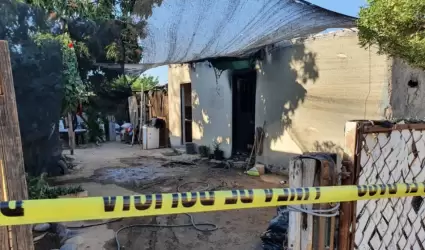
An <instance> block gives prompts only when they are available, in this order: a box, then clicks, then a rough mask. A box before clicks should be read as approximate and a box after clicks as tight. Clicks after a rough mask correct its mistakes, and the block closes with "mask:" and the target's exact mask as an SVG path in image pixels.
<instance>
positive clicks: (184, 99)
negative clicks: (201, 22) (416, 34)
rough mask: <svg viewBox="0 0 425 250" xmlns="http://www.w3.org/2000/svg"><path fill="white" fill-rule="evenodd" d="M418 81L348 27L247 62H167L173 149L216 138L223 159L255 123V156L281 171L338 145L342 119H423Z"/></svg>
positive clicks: (249, 136) (415, 73) (245, 141)
mask: <svg viewBox="0 0 425 250" xmlns="http://www.w3.org/2000/svg"><path fill="white" fill-rule="evenodd" d="M223 64H225V67H227V69H225V68H223V66H222V65H223ZM217 65H218V66H217ZM423 84H425V73H424V72H423V71H421V70H418V69H414V68H411V67H410V66H408V65H407V64H405V63H404V62H402V61H401V60H399V59H391V58H388V57H387V56H385V55H379V54H377V49H376V48H374V47H371V48H367V49H365V48H361V47H360V46H359V45H358V37H357V32H356V30H352V29H348V30H341V31H337V32H333V33H327V34H320V35H316V36H312V37H310V38H306V39H296V40H293V41H290V42H282V43H277V44H274V45H272V46H267V47H265V48H264V49H262V50H261V51H260V53H256V54H255V58H254V59H252V58H248V59H247V60H245V61H244V60H239V61H233V62H229V61H224V62H218V63H217V62H216V61H215V62H214V61H211V60H210V61H203V62H196V63H191V64H174V65H170V66H169V85H168V93H169V96H168V98H169V103H170V106H169V130H170V140H171V145H172V146H180V145H183V144H185V143H186V142H193V143H194V144H196V145H197V146H199V145H207V146H211V145H212V144H213V143H214V142H219V143H220V147H221V149H222V150H223V151H224V152H225V156H226V157H230V156H231V155H232V154H237V153H239V152H250V150H251V148H252V145H254V138H255V129H256V128H258V127H259V128H262V129H264V138H263V139H262V143H261V145H260V147H261V149H262V154H261V155H259V156H257V161H259V162H262V163H264V164H267V165H276V166H282V167H285V166H286V165H287V163H288V161H289V159H291V157H293V156H294V155H298V154H302V153H304V152H312V151H321V152H327V151H330V152H338V151H340V150H341V149H342V147H343V145H344V144H343V140H344V124H345V122H346V121H347V120H353V119H367V120H369V119H370V120H379V119H396V118H423V117H425V104H424V102H423V100H424V98H425V88H424V87H423Z"/></svg>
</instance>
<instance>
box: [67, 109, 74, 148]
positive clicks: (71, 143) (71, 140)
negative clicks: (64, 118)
mask: <svg viewBox="0 0 425 250" xmlns="http://www.w3.org/2000/svg"><path fill="white" fill-rule="evenodd" d="M68 141H69V149H70V150H71V155H74V149H75V132H74V123H73V122H72V115H71V113H70V112H68Z"/></svg>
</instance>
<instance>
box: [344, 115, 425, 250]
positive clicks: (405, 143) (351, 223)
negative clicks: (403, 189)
mask: <svg viewBox="0 0 425 250" xmlns="http://www.w3.org/2000/svg"><path fill="white" fill-rule="evenodd" d="M344 151H345V155H344V161H343V169H342V171H343V173H345V175H344V174H343V175H342V182H343V184H345V185H348V184H354V185H365V184H393V183H412V182H425V171H424V164H425V124H424V123H407V122H406V123H405V122H401V123H397V124H394V123H390V122H373V121H359V122H348V123H347V124H346V130H345V150H344ZM410 188H415V187H414V186H413V187H410ZM339 238H340V241H339V243H340V244H339V249H368V250H378V249H425V202H424V198H423V197H403V198H398V199H395V198H394V199H379V200H365V201H357V202H350V203H345V204H342V206H341V215H340V227H339Z"/></svg>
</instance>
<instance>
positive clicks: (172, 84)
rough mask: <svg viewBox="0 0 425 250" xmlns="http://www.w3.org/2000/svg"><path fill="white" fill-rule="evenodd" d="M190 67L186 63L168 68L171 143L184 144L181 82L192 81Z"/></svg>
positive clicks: (174, 144) (172, 144)
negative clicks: (182, 139) (182, 138)
mask: <svg viewBox="0 0 425 250" xmlns="http://www.w3.org/2000/svg"><path fill="white" fill-rule="evenodd" d="M190 81H191V80H190V74H189V67H188V65H185V64H174V65H170V66H169V69H168V116H169V124H168V127H169V129H170V143H171V146H172V147H180V146H182V143H181V137H182V134H183V133H182V131H181V99H180V84H184V83H190Z"/></svg>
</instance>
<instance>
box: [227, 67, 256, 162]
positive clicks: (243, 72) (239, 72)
mask: <svg viewBox="0 0 425 250" xmlns="http://www.w3.org/2000/svg"><path fill="white" fill-rule="evenodd" d="M249 73H255V99H254V103H255V107H256V105H257V100H256V98H257V97H256V96H257V86H258V85H257V74H258V72H257V70H255V69H238V70H233V71H232V73H231V81H230V82H231V93H232V95H231V96H232V141H233V143H232V150H231V151H232V155H234V154H235V153H236V152H235V150H237V149H236V148H237V146H236V145H237V142H236V140H238V138H237V136H235V134H236V132H235V130H236V129H237V128H236V126H235V125H237V122H235V120H236V119H237V117H236V112H235V109H236V105H234V101H235V98H236V96H235V95H234V94H235V92H236V89H235V88H236V84H237V78H238V77H239V76H243V75H246V74H249ZM255 115H256V110H255V108H254V122H255ZM235 139H236V140H235ZM254 143H255V124H254Z"/></svg>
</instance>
